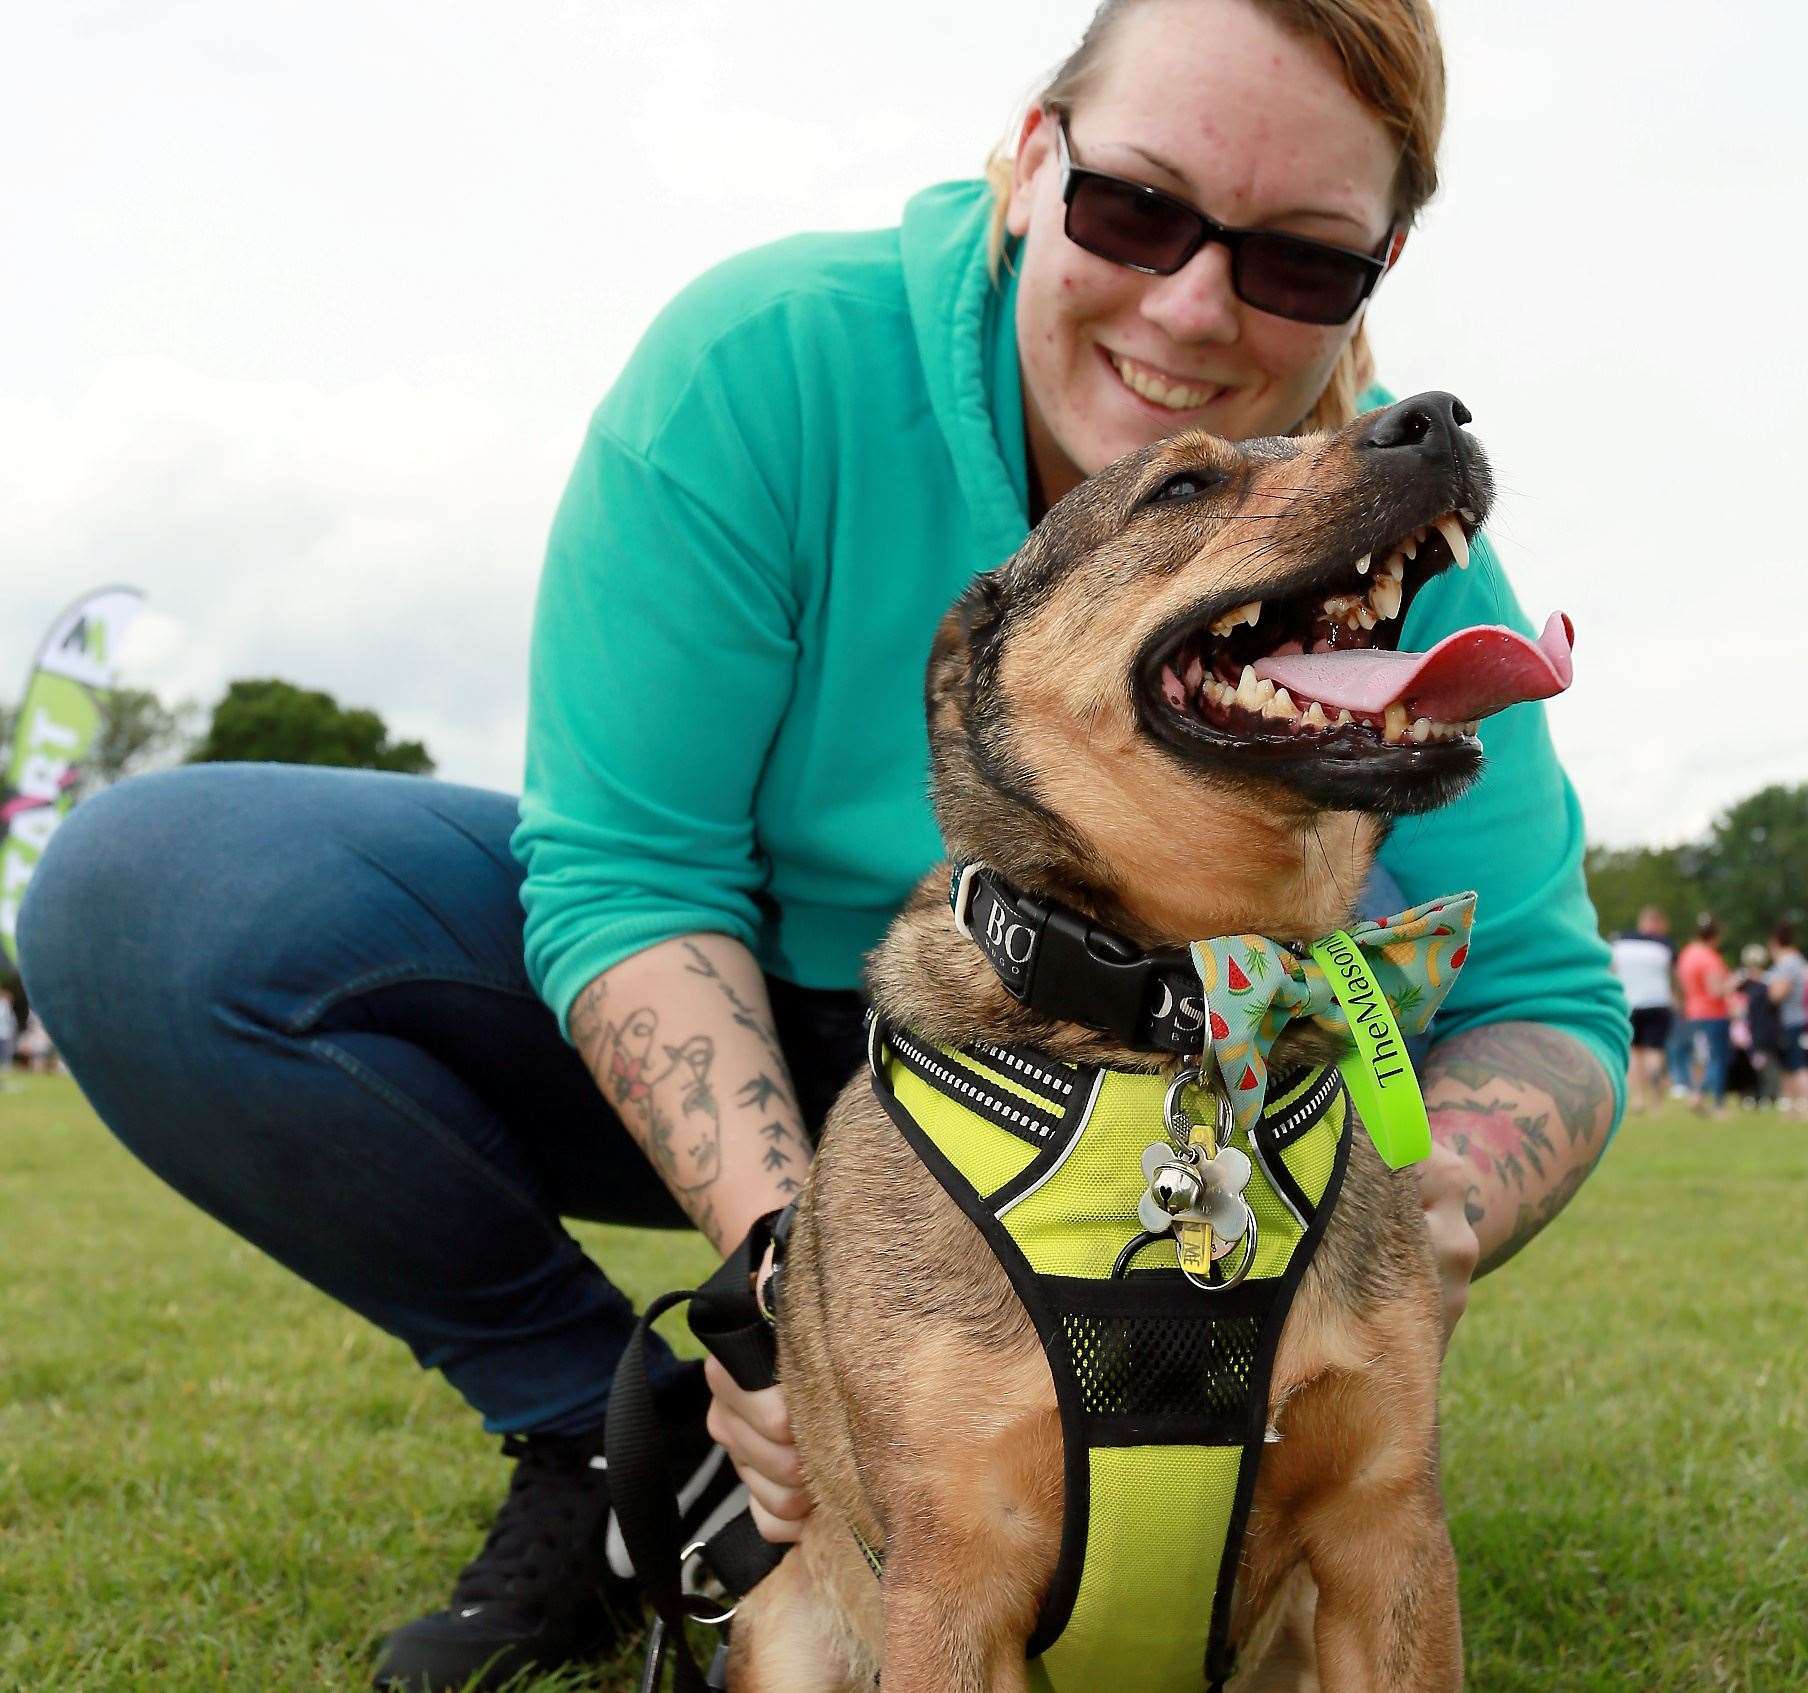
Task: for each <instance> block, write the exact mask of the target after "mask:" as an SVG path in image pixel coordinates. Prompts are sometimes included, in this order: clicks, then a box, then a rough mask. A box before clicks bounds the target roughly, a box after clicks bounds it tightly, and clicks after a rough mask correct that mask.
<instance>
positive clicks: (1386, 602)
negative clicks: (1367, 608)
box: [1369, 576, 1401, 620]
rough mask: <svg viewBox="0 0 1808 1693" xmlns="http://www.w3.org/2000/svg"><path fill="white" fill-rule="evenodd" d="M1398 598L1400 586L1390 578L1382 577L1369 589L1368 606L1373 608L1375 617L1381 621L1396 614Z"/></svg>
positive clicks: (1398, 606) (1399, 596)
mask: <svg viewBox="0 0 1808 1693" xmlns="http://www.w3.org/2000/svg"><path fill="white" fill-rule="evenodd" d="M1400 598H1401V589H1400V584H1399V583H1398V582H1397V581H1396V580H1395V579H1394V578H1393V577H1391V576H1383V577H1382V578H1381V580H1380V581H1379V582H1377V583H1376V584H1375V585H1374V587H1372V588H1371V589H1369V604H1370V605H1371V606H1373V607H1374V608H1375V615H1376V617H1378V618H1381V619H1383V620H1385V619H1387V618H1390V617H1393V616H1394V615H1396V614H1397V613H1398V611H1399V610H1400Z"/></svg>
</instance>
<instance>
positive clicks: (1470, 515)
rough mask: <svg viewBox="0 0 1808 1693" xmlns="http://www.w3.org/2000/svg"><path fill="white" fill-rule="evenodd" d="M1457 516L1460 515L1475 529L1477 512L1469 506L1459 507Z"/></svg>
mask: <svg viewBox="0 0 1808 1693" xmlns="http://www.w3.org/2000/svg"><path fill="white" fill-rule="evenodd" d="M1457 516H1458V517H1460V518H1461V519H1462V520H1463V521H1464V522H1465V523H1466V524H1468V525H1469V527H1470V528H1471V529H1473V528H1474V527H1475V513H1474V512H1472V511H1471V510H1470V509H1469V508H1468V507H1467V506H1460V507H1458V509H1457Z"/></svg>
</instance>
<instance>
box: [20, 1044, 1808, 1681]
mask: <svg viewBox="0 0 1808 1693" xmlns="http://www.w3.org/2000/svg"><path fill="white" fill-rule="evenodd" d="M582 1233H583V1234H584V1236H585V1238H586V1239H587V1240H589V1241H590V1242H591V1243H592V1245H593V1246H594V1249H595V1250H596V1251H597V1252H598V1253H599V1255H604V1256H606V1261H607V1262H608V1263H609V1264H610V1266H611V1267H612V1269H613V1270H614V1271H615V1272H616V1273H617V1274H618V1276H619V1278H620V1279H621V1280H622V1281H623V1283H624V1284H625V1285H626V1286H627V1287H628V1288H629V1289H630V1290H631V1291H632V1292H633V1293H635V1294H636V1295H637V1296H645V1295H648V1294H650V1293H653V1292H656V1291H658V1290H660V1289H662V1288H664V1287H667V1286H675V1285H680V1284H684V1285H689V1284H690V1282H691V1281H692V1280H694V1278H695V1277H696V1276H697V1275H698V1274H699V1273H700V1272H702V1270H703V1269H704V1268H705V1256H704V1254H703V1252H702V1251H700V1250H699V1249H698V1246H697V1243H696V1242H695V1241H690V1240H678V1239H676V1238H674V1237H671V1236H662V1235H648V1234H633V1233H628V1232H625V1231H616V1230H605V1229H585V1230H583V1231H582ZM1805 1302H1808V1124H1804V1123H1803V1122H1802V1121H1801V1120H1799V1119H1797V1120H1779V1119H1775V1118H1770V1117H1762V1118H1759V1117H1753V1116H1743V1117H1739V1118H1735V1119H1734V1120H1733V1121H1732V1122H1730V1123H1727V1124H1714V1125H1705V1126H1704V1125H1700V1124H1697V1123H1696V1122H1695V1121H1694V1120H1693V1119H1692V1118H1689V1117H1687V1116H1685V1115H1682V1114H1680V1113H1678V1114H1672V1115H1668V1116H1665V1117H1663V1118H1661V1119H1659V1120H1656V1121H1633V1122H1631V1123H1629V1124H1628V1126H1627V1127H1626V1129H1625V1130H1624V1131H1623V1133H1622V1134H1621V1136H1620V1138H1619V1141H1618V1143H1617V1144H1616V1145H1615V1147H1614V1149H1613V1152H1612V1154H1611V1155H1610V1158H1609V1161H1608V1163H1607V1165H1606V1167H1605V1168H1604V1169H1603V1170H1602V1171H1601V1172H1600V1174H1599V1175H1598V1176H1597V1177H1596V1178H1595V1179H1594V1180H1593V1181H1591V1182H1590V1184H1589V1185H1588V1187H1587V1189H1586V1190H1585V1191H1584V1193H1583V1194H1582V1196H1581V1197H1580V1198H1579V1199H1578V1200H1577V1201H1576V1203H1575V1205H1574V1206H1573V1207H1572V1208H1571V1209H1570V1211H1569V1212H1568V1213H1567V1214H1566V1216H1565V1217H1564V1219H1563V1221H1562V1223H1561V1224H1560V1225H1559V1226H1558V1227H1557V1228H1556V1229H1555V1230H1553V1231H1552V1232H1551V1233H1550V1234H1549V1235H1547V1236H1546V1237H1545V1238H1544V1239H1542V1240H1540V1241H1539V1242H1537V1243H1536V1244H1535V1245H1534V1246H1532V1247H1531V1248H1530V1249H1529V1250H1528V1251H1527V1252H1526V1253H1525V1254H1523V1255H1522V1256H1521V1257H1520V1258H1519V1259H1518V1260H1517V1261H1515V1262H1514V1263H1512V1264H1511V1265H1509V1266H1507V1267H1506V1268H1505V1269H1504V1270H1502V1271H1501V1272H1500V1273H1499V1274H1498V1275H1496V1276H1495V1277H1493V1278H1491V1279H1490V1280H1489V1281H1487V1282H1486V1283H1484V1284H1483V1285H1482V1286H1481V1287H1480V1288H1479V1289H1478V1290H1477V1294H1476V1297H1475V1300H1474V1303H1473V1304H1472V1306H1471V1309H1470V1314H1469V1316H1468V1318H1467V1319H1466V1320H1465V1321H1464V1324H1463V1326H1462V1329H1461V1332H1460V1333H1459V1335H1458V1337H1457V1341H1456V1344H1455V1346H1454V1348H1453V1350H1452V1353H1451V1357H1450V1362H1449V1368H1448V1371H1447V1374H1446V1379H1445V1395H1444V1425H1445V1464H1444V1473H1445V1487H1446V1492H1447V1495H1448V1498H1449V1502H1450V1508H1451V1520H1452V1530H1453V1533H1454V1536H1455V1539H1456V1545H1457V1552H1458V1555H1459V1557H1460V1558H1461V1561H1462V1570H1463V1608H1464V1616H1465V1633H1466V1638H1467V1646H1468V1659H1469V1668H1470V1685H1471V1686H1472V1687H1474V1688H1477V1689H1481V1690H1483V1693H1508V1690H1512V1689H1528V1690H1530V1689H1538V1690H1540V1693H1556V1690H1559V1689H1603V1690H1606V1689H1612V1690H1616V1693H1619V1690H1634V1689H1636V1690H1639V1693H1658V1690H1660V1689H1690V1690H1694V1689H1705V1688H1715V1689H1718V1688H1736V1689H1801V1688H1808V1439H1805V1437H1808V1348H1805V1347H1804V1344H1803V1332H1804V1323H1803V1306H1804V1303H1805ZM506 1475H507V1466H506V1464H505V1463H504V1462H503V1461H502V1460H501V1459H500V1458H499V1457H498V1456H497V1455H496V1452H495V1444H494V1442H492V1441H490V1440H488V1439H486V1438H485V1437H484V1436H483V1435H482V1433H481V1432H480V1431H479V1430H478V1428H477V1427H476V1424H475V1419H474V1418H473V1417H471V1416H470V1415H469V1414H468V1413H467V1412H466V1411H465V1409H464V1408H463V1406H462V1404H461V1403H460V1402H459V1401H458V1400H457V1399H456V1398H455V1396H454V1395H453V1394H452V1392H451V1391H450V1390H449V1389H448V1388H446V1387H445V1386H444V1385H443V1384H442V1383H440V1382H439V1381H438V1379H437V1378H428V1377H426V1376H423V1375H422V1374H421V1373H420V1372H419V1371H418V1370H416V1369H415V1367H414V1365H413V1363H412V1362H411V1361H410V1360H409V1358H408V1357H407V1355H406V1353H405V1352H404V1351H403V1350H402V1348H401V1347H400V1346H398V1345H397V1344H396V1343H394V1342H393V1341H391V1340H389V1339H388V1338H386V1337H385V1336H383V1335H381V1334H379V1333H377V1332H376V1331H375V1330H373V1329H371V1328H369V1327H367V1326H366V1325H365V1324H364V1323H362V1322H361V1321H359V1320H358V1319H356V1318H353V1317H351V1316H349V1315H347V1314H346V1313H344V1312H342V1311H340V1310H339V1309H338V1308H336V1307H335V1306H333V1305H331V1304H330V1303H329V1302H328V1301H327V1300H325V1299H324V1298H322V1297H321V1296H320V1295H318V1294H316V1293H314V1292H313V1291H312V1290H310V1289H309V1288H307V1287H304V1286H302V1285H301V1284H300V1283H298V1282H295V1281H293V1280H291V1279H290V1278H289V1277H288V1276H287V1275H285V1274H284V1273H283V1272H282V1271H280V1270H278V1269H276V1268H275V1267H274V1266H272V1265H270V1264H268V1263H266V1262H265V1261H264V1260H263V1259H261V1258H260V1257H258V1255H257V1254H256V1253H254V1252H253V1251H252V1250H251V1249H250V1248H249V1247H246V1246H244V1245H242V1244H240V1243H239V1242H238V1241H236V1240H235V1239H233V1238H232V1237H231V1236H229V1235H228V1234H227V1233H226V1232H225V1231H224V1230H222V1229H221V1228H219V1227H218V1226H217V1225H216V1224H214V1223H212V1222H210V1221H208V1220H207V1219H206V1218H204V1217H202V1216H201V1215H200V1214H199V1213H197V1212H194V1211H192V1210H190V1209H189V1208H188V1207H187V1206H186V1205H185V1204H184V1203H182V1202H181V1201H180V1200H178V1199H176V1198H175V1197H174V1196H173V1195H171V1194H170V1193H168V1192H167V1191H165V1190H164V1189H163V1188H162V1187H161V1186H160V1185H159V1184H158V1183H157V1182H156V1181H155V1180H154V1179H153V1178H152V1177H150V1176H149V1175H148V1174H146V1173H145V1172H144V1171H143V1170H142V1169H141V1168H140V1167H139V1166H138V1165H137V1164H135V1163H134V1162H133V1161H132V1160H131V1159H130V1158H129V1157H128V1156H127V1155H126V1154H125V1153H124V1152H123V1151H121V1150H120V1149H119V1147H118V1146H117V1145H116V1144H115V1143H114V1142H113V1141H112V1139H111V1138H110V1137H109V1136H108V1135H107V1133H106V1131H105V1130H104V1129H102V1128H101V1127H100V1125H99V1124H98V1123H97V1122H96V1121H95V1119H94V1117H93V1116H92V1114H91V1113H90V1112H89V1111H88V1109H87V1107H86V1106H85V1105H84V1104H83V1102H82V1100H81V1098H80V1096H79V1094H78V1093H77V1092H76V1090H75V1088H74V1087H73V1086H72V1085H71V1084H70V1083H69V1082H67V1081H63V1080H49V1079H34V1080H30V1081H22V1082H21V1083H20V1084H19V1085H18V1087H17V1090H16V1091H12V1092H8V1093H6V1094H4V1095H0V1688H5V1689H15V1688H16V1689H31V1690H33V1693H39V1690H49V1689H81V1690H83V1693H114V1690H120V1693H140V1690H143V1693H149V1690H152V1689H155V1690H157V1693H189V1690H191V1689H194V1690H199V1689H211V1688H233V1689H239V1688H246V1689H251V1688H256V1689H290V1688H347V1689H351V1688H360V1687H363V1686H365V1685H366V1681H367V1677H368V1673H369V1665H370V1662H371V1657H372V1653H373V1651H374V1647H375V1643H376V1641H377V1639H378V1638H379V1637H380V1635H381V1634H382V1633H383V1632H384V1630H385V1629H386V1628H387V1627H389V1626H391V1625H392V1624H394V1623H395V1622H397V1621H400V1620H403V1619H405V1618H407V1617H410V1616H412V1615H415V1614H416V1613H418V1612H420V1611H421V1610H424V1609H427V1608H429V1607H431V1606H433V1605H435V1604H438V1603H439V1602H441V1601H442V1600H443V1597H444V1594H445V1592H446V1590H447V1588H448V1586H449V1583H450V1580H451V1577H452V1575H453V1574H454V1573H455V1572H456V1570H457V1569H458V1567H459V1565H460V1564H461V1563H463V1561H464V1560H465V1559H466V1558H467V1557H468V1556H469V1555H470V1553H471V1552H472V1551H473V1550H474V1548H475V1546H476V1543H477V1542H478V1540H479V1539H481V1536H482V1531H483V1529H484V1527H485V1526H486V1525H487V1523H488V1520H489V1517H490V1514H491V1512H492V1511H493V1509H494V1507H495V1505H496V1503H497V1501H498V1499H499V1498H500V1496H501V1492H502V1489H503V1487H504V1485H505V1483H506ZM535 1685H536V1689H537V1690H538V1693H550V1689H552V1688H553V1687H555V1686H557V1687H560V1688H573V1687H576V1686H580V1685H581V1686H586V1687H594V1688H599V1689H608V1690H610V1693H615V1690H617V1689H627V1688H629V1687H631V1686H632V1685H633V1680H632V1674H631V1672H630V1670H629V1669H628V1668H627V1667H626V1665H616V1666H612V1667H606V1668H604V1669H602V1670H600V1671H599V1672H598V1674H597V1675H596V1676H595V1677H593V1678H591V1679H589V1680H583V1681H573V1680H564V1681H556V1682H555V1681H542V1682H539V1683H536V1684H535ZM1130 1685H1131V1683H1130V1682H1128V1681H1127V1682H1126V1686H1127V1687H1128V1686H1130Z"/></svg>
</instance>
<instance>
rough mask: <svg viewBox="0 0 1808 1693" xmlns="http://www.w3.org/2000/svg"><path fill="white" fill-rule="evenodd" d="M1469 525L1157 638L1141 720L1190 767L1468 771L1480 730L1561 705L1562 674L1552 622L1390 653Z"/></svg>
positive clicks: (1381, 552)
mask: <svg viewBox="0 0 1808 1693" xmlns="http://www.w3.org/2000/svg"><path fill="white" fill-rule="evenodd" d="M1478 524H1479V517H1478V514H1477V513H1476V512H1475V511H1473V510H1469V509H1466V508H1458V509H1454V510H1450V511H1446V512H1442V513H1440V514H1438V515H1437V516H1435V517H1433V518H1431V519H1430V520H1429V521H1428V522H1424V523H1421V524H1419V525H1417V526H1416V527H1415V528H1413V529H1411V530H1409V531H1407V532H1406V533H1405V534H1403V535H1401V536H1400V537H1399V538H1398V539H1397V540H1395V541H1393V542H1392V543H1391V544H1388V545H1385V546H1383V547H1380V548H1377V549H1375V550H1373V551H1371V552H1369V553H1365V554H1363V555H1361V556H1360V557H1355V558H1351V559H1349V560H1348V561H1347V562H1343V563H1333V564H1332V565H1331V566H1330V567H1329V568H1323V567H1321V568H1318V569H1316V570H1315V571H1314V572H1313V574H1312V578H1311V580H1310V581H1309V582H1308V583H1306V584H1305V585H1303V586H1298V587H1292V586H1287V587H1285V590H1284V591H1281V592H1270V593H1268V594H1266V595H1264V596H1263V597H1261V598H1260V599H1255V600H1246V601H1243V602H1241V603H1239V604H1236V605H1231V606H1224V605H1218V604H1208V605H1206V606H1205V607H1203V608H1201V609H1200V610H1199V611H1198V612H1197V613H1195V614H1191V615H1189V617H1188V618H1186V619H1183V620H1181V621H1180V622H1179V623H1178V624H1177V625H1173V626H1170V627H1169V628H1168V629H1166V630H1163V631H1162V632H1161V633H1160V634H1158V635H1157V636H1156V637H1155V639H1154V640H1153V641H1152V642H1151V643H1150V644H1149V646H1148V647H1146V648H1145V651H1144V656H1143V658H1142V659H1141V660H1140V661H1139V664H1138V667H1137V668H1138V677H1139V686H1138V689H1137V692H1138V695H1139V699H1140V703H1141V708H1142V716H1143V720H1144V722H1145V724H1146V725H1147V726H1148V727H1149V728H1150V729H1152V730H1153V731H1154V732H1155V733H1156V734H1157V735H1158V736H1159V737H1160V738H1161V739H1163V740H1164V741H1166V742H1167V743H1168V744H1170V745H1171V746H1173V747H1175V748H1176V750H1179V751H1181V752H1183V753H1186V754H1187V755H1189V756H1191V757H1195V758H1197V757H1202V756H1211V755H1214V754H1215V755H1218V756H1220V757H1222V756H1223V755H1226V754H1232V755H1236V754H1241V755H1246V756H1248V757H1254V758H1257V759H1260V760H1262V761H1263V762H1265V763H1270V764H1272V761H1274V760H1277V759H1279V760H1284V761H1307V762H1309V763H1312V764H1317V765H1321V766H1323V765H1332V766H1336V765H1344V766H1347V765H1350V764H1352V763H1360V764H1361V765H1362V766H1363V768H1364V769H1366V770H1369V771H1370V772H1371V773H1373V774H1386V775H1387V776H1389V777H1400V776H1409V775H1413V774H1421V773H1422V774H1425V775H1428V776H1430V775H1459V776H1460V775H1465V774H1469V773H1473V771H1474V770H1475V769H1476V768H1478V766H1479V754H1480V750H1481V749H1480V743H1479V741H1478V740H1477V738H1476V734H1477V728H1478V725H1479V723H1480V720H1481V719H1482V718H1483V717H1486V716H1488V715H1489V714H1490V713H1492V712H1496V711H1499V710H1501V709H1503V708H1504V707H1505V706H1508V705H1512V704H1516V703H1518V702H1519V701H1521V700H1528V699H1544V698H1548V697H1550V696H1551V695H1553V694H1556V693H1560V692H1561V691H1562V690H1563V689H1564V688H1566V687H1568V686H1569V682H1570V674H1571V672H1570V657H1569V654H1570V645H1571V631H1570V625H1569V620H1568V619H1567V618H1565V617H1563V616H1562V615H1561V614H1555V615H1553V616H1552V618H1551V620H1550V622H1549V623H1547V625H1546V626H1545V630H1544V633H1543V635H1542V636H1540V638H1539V639H1538V640H1537V641H1529V640H1527V639H1526V638H1525V637H1524V636H1523V635H1520V634H1518V633H1517V632H1516V631H1514V630H1511V629H1507V628H1504V627H1502V626H1499V625H1483V626H1479V627H1476V628H1471V629H1465V630H1460V631H1458V632H1457V633H1456V634H1453V635H1450V636H1448V637H1446V638H1445V639H1444V640H1442V641H1440V642H1438V644H1437V645H1436V646H1434V647H1432V648H1431V649H1429V650H1428V651H1426V652H1424V653H1404V652H1400V651H1398V650H1397V649H1398V644H1399V635H1400V628H1401V625H1402V623H1403V622H1404V620H1405V618H1406V614H1407V611H1408V609H1409V608H1410V607H1411V605H1412V602H1413V600H1414V599H1415V597H1416V596H1417V594H1418V593H1419V590H1420V589H1421V588H1423V587H1424V585H1425V584H1426V583H1427V582H1429V581H1430V580H1431V579H1432V578H1433V577H1435V576H1438V575H1440V574H1441V573H1442V572H1444V571H1446V570H1448V569H1451V568H1452V567H1455V568H1459V569H1466V568H1467V567H1468V564H1469V549H1470V542H1471V541H1472V539H1473V538H1474V535H1475V532H1476V529H1477V527H1478ZM1377 764H1379V769H1377V768H1376V766H1377ZM1276 774H1283V773H1282V772H1281V771H1278V770H1277V771H1276Z"/></svg>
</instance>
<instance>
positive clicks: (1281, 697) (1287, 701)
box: [1262, 688, 1296, 717]
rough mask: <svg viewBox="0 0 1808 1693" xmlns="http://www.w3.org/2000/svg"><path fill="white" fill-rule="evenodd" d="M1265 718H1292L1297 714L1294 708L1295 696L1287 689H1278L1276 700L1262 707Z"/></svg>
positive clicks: (1275, 694)
mask: <svg viewBox="0 0 1808 1693" xmlns="http://www.w3.org/2000/svg"><path fill="white" fill-rule="evenodd" d="M1262 715H1263V716H1264V717H1292V716H1295V715H1296V713H1295V711H1294V708H1293V696H1292V695H1291V694H1290V693H1288V692H1287V690H1286V689H1285V688H1277V689H1276V690H1275V693H1274V698H1273V699H1271V700H1269V701H1268V703H1267V704H1266V705H1264V706H1263V707H1262Z"/></svg>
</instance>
